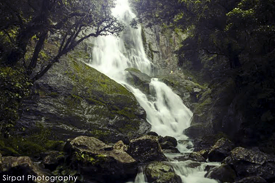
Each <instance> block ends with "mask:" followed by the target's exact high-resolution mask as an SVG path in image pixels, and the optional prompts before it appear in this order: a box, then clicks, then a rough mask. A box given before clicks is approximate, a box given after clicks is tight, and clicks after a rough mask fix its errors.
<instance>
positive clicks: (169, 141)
mask: <svg viewBox="0 0 275 183" xmlns="http://www.w3.org/2000/svg"><path fill="white" fill-rule="evenodd" d="M159 143H160V146H161V148H162V149H170V148H173V147H177V145H178V142H177V139H175V138H174V137H170V136H165V137H160V138H159Z"/></svg>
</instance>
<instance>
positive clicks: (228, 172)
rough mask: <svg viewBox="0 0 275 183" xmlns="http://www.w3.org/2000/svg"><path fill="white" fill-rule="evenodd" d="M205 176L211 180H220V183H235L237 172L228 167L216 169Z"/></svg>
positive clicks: (222, 166) (223, 166)
mask: <svg viewBox="0 0 275 183" xmlns="http://www.w3.org/2000/svg"><path fill="white" fill-rule="evenodd" d="M205 176H206V177H207V178H210V179H216V180H219V181H220V182H234V181H235V179H236V173H235V171H234V170H233V169H232V168H230V166H228V165H221V166H219V167H216V168H214V169H213V170H212V171H210V172H208V173H207V174H206V175H205Z"/></svg>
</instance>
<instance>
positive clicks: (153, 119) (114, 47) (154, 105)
mask: <svg viewBox="0 0 275 183" xmlns="http://www.w3.org/2000/svg"><path fill="white" fill-rule="evenodd" d="M113 15H114V16H115V17H117V19H118V20H119V21H121V22H122V23H123V24H124V25H125V29H124V31H123V33H122V35H121V36H120V37H115V36H112V35H109V36H105V37H98V38H96V39H95V40H94V42H93V44H94V48H93V52H92V56H93V59H92V62H91V63H90V66H92V67H94V68H96V69H97V70H99V71H100V72H102V73H104V74H106V75H107V76H109V77H110V78H112V79H114V80H115V81H117V82H118V83H120V84H122V85H124V86H125V87H127V88H128V89H129V90H130V91H131V92H132V93H133V94H134V95H135V97H136V99H137V100H138V102H139V103H140V105H141V106H142V107H143V108H144V109H145V111H146V114H147V120H148V122H149V123H150V124H151V126H152V131H155V132H157V133H158V134H159V135H162V136H173V137H175V138H176V139H177V140H186V139H187V137H186V136H185V135H184V134H183V130H184V129H186V128H187V127H189V125H190V119H191V117H192V112H191V111H190V110H189V109H188V108H187V107H186V106H185V105H184V104H183V103H182V100H181V98H180V97H179V96H177V95H176V94H175V93H174V92H173V91H172V90H171V89H170V88H169V87H168V86H167V85H166V84H164V83H162V82H160V81H158V79H157V78H154V79H152V80H151V83H150V87H151V88H152V90H153V91H154V93H155V96H154V97H150V98H152V99H151V100H148V98H147V96H146V95H145V94H144V93H142V92H141V91H140V90H139V89H136V88H134V87H133V86H131V85H130V84H129V83H127V81H126V74H127V71H125V69H127V68H136V69H138V70H140V71H141V72H143V73H146V74H148V75H151V71H152V64H151V62H150V60H149V59H148V58H147V56H146V53H145V51H144V48H143V43H142V38H141V27H140V26H139V25H138V27H137V28H132V27H131V26H130V22H131V21H132V19H133V18H135V15H134V13H133V12H132V11H131V9H130V6H129V3H128V0H117V1H116V7H115V8H114V9H113ZM178 149H179V150H180V151H181V152H183V151H185V152H186V151H187V150H188V149H187V148H186V145H185V146H184V145H182V146H178ZM189 151H190V150H189ZM171 163H172V164H175V165H174V168H175V170H176V172H177V173H178V174H180V175H181V177H182V178H185V180H190V181H188V182H189V183H195V182H206V181H205V180H207V181H208V182H216V181H214V180H210V179H205V178H203V174H202V173H201V172H203V170H202V168H200V169H197V170H196V171H191V173H190V171H189V173H186V172H188V171H183V169H185V168H184V165H183V167H181V166H179V165H180V164H178V163H177V162H171ZM195 173H196V174H195ZM193 174H194V175H195V176H197V175H198V174H202V177H201V176H199V177H200V178H199V179H197V178H194V177H192V176H191V175H193ZM190 176H191V178H190ZM188 177H189V178H188ZM187 178H188V179H187ZM204 179H205V180H204ZM201 180H204V181H201ZM144 182H145V178H144V175H143V173H142V172H141V173H140V174H139V175H138V176H137V178H136V180H135V183H144Z"/></svg>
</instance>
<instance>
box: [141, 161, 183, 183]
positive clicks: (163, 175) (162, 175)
mask: <svg viewBox="0 0 275 183" xmlns="http://www.w3.org/2000/svg"><path fill="white" fill-rule="evenodd" d="M145 175H146V178H147V180H148V182H150V183H182V181H181V178H180V177H179V176H178V175H177V174H176V173H175V171H174V169H173V167H172V166H171V165H169V164H167V163H165V162H152V163H150V164H148V165H147V166H146V168H145Z"/></svg>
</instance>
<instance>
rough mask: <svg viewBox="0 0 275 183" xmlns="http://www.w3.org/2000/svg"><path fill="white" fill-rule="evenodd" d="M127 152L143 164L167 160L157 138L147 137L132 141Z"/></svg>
mask: <svg viewBox="0 0 275 183" xmlns="http://www.w3.org/2000/svg"><path fill="white" fill-rule="evenodd" d="M127 152H128V153H129V154H130V155H131V156H132V157H133V158H135V159H136V160H137V161H139V162H141V163H144V162H150V161H163V160H166V157H165V156H164V154H163V152H162V149H161V147H160V144H159V142H158V137H156V136H150V135H145V136H142V137H140V138H138V139H133V140H131V142H130V145H129V149H128V151H127Z"/></svg>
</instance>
